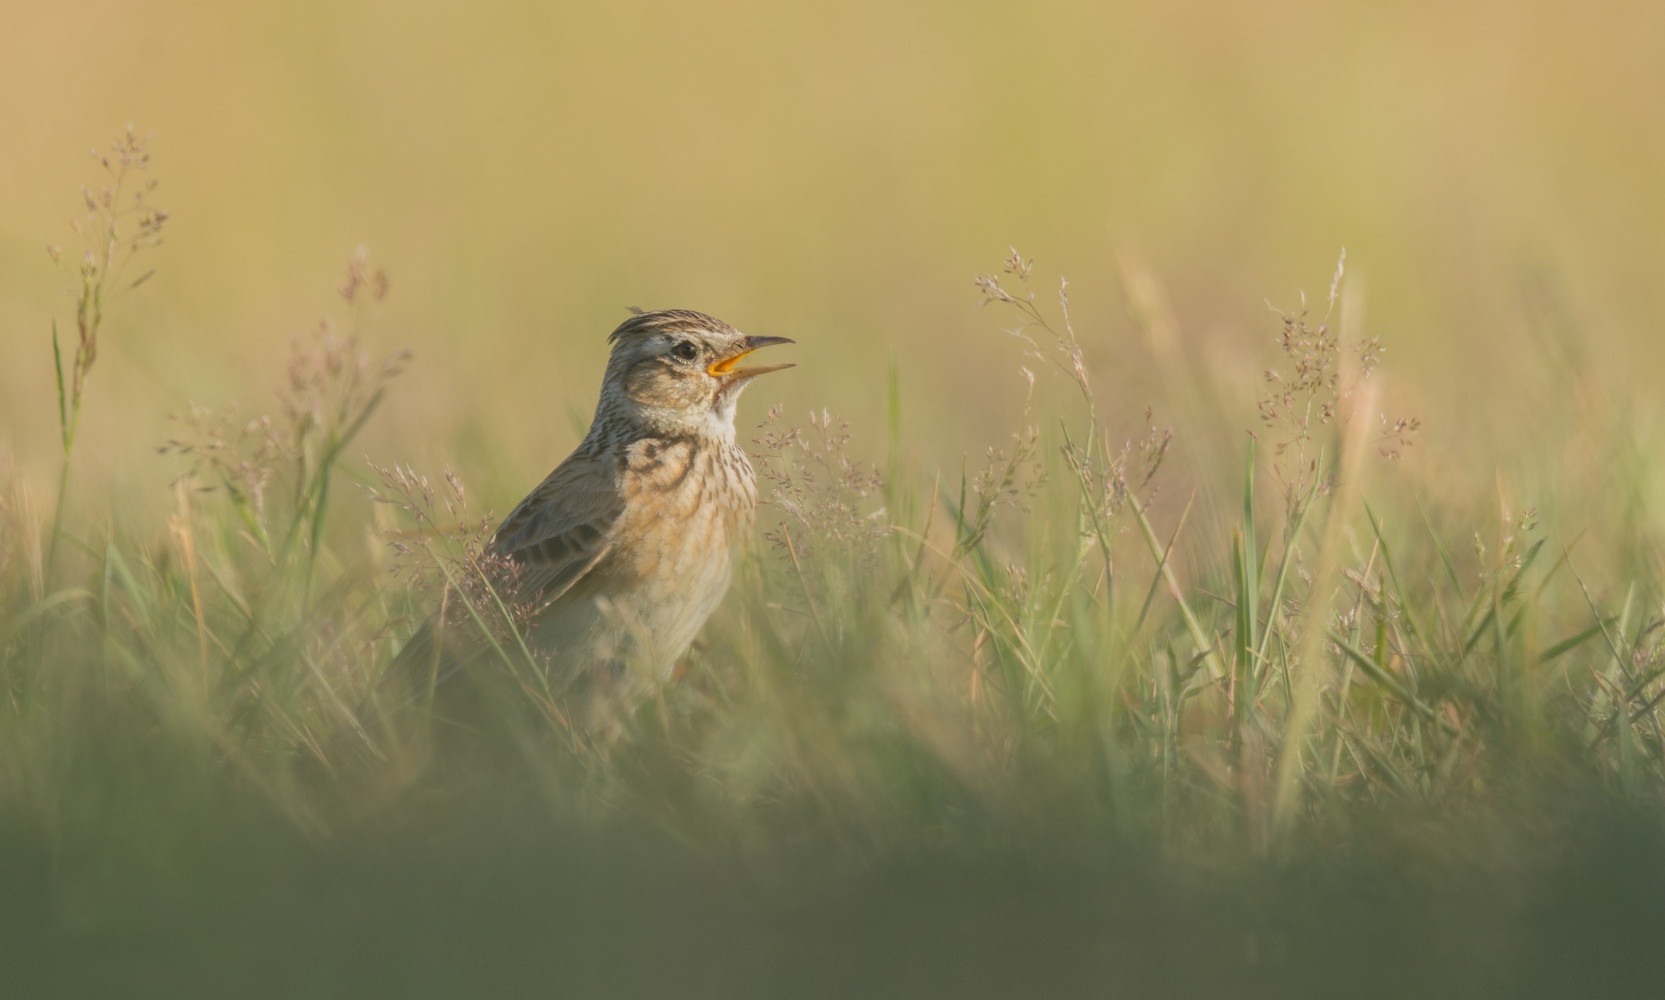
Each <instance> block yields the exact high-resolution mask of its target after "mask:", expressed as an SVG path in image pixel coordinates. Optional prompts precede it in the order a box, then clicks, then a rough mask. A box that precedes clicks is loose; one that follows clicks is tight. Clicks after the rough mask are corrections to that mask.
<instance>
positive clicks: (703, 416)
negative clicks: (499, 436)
mask: <svg viewBox="0 0 1665 1000" xmlns="http://www.w3.org/2000/svg"><path fill="white" fill-rule="evenodd" d="M610 341H611V343H612V345H613V349H612V355H611V357H610V358H609V361H608V365H607V372H606V375H605V376H604V377H603V380H602V388H601V397H600V400H599V402H598V403H597V405H596V411H595V419H594V421H593V422H592V424H591V426H590V430H589V433H588V434H587V435H586V437H585V438H584V441H583V442H582V443H581V444H580V445H579V446H578V448H577V449H576V450H575V451H574V452H573V453H572V454H571V455H570V456H568V457H567V459H566V460H565V461H563V462H562V463H561V464H560V465H559V466H557V467H556V469H555V471H554V472H551V473H550V474H549V477H548V478H546V479H545V480H544V481H543V483H542V484H540V485H539V486H538V487H537V488H536V489H534V490H533V491H532V492H531V493H530V494H529V495H527V497H526V498H525V499H524V500H522V501H521V502H520V503H519V505H517V506H516V507H515V509H514V510H513V511H511V512H510V513H509V515H508V517H506V518H504V519H503V523H502V524H501V525H499V526H498V528H497V531H496V532H495V533H494V534H493V536H492V539H491V542H490V546H489V551H490V554H492V555H495V556H500V557H504V558H505V559H507V560H508V561H510V562H512V563H513V564H514V567H515V571H514V573H513V579H512V582H511V581H509V580H504V581H502V585H503V586H504V587H505V588H507V589H511V590H512V597H513V599H514V601H515V602H516V603H519V604H522V605H530V606H531V607H532V609H533V611H532V614H531V621H532V625H531V627H530V628H529V629H528V639H529V642H530V643H531V644H532V645H533V646H534V647H535V648H536V649H537V650H538V651H540V652H543V653H546V654H548V655H549V657H550V659H551V660H552V662H553V663H554V664H555V669H556V670H558V671H560V672H561V673H563V674H569V675H573V674H576V673H579V672H583V671H593V670H596V669H597V668H599V667H607V668H611V671H612V672H614V673H617V672H619V670H620V669H622V668H626V667H634V668H637V669H639V670H641V671H642V672H644V673H650V674H652V675H656V676H658V677H660V678H664V677H667V676H669V674H670V672H671V670H672V669H673V667H674V666H675V664H676V661H677V659H678V658H679V657H680V656H681V655H682V653H683V652H684V651H685V650H686V649H687V648H688V646H689V644H690V643H692V642H693V639H694V636H695V634H696V633H698V631H699V629H700V626H701V625H703V624H704V623H705V620H706V619H707V618H708V617H710V615H711V613H712V612H713V611H714V610H716V607H717V604H718V603H719V602H720V601H721V600H722V597H723V594H724V592H725V591H727V589H728V585H729V580H730V577H731V575H732V568H733V567H732V560H733V557H734V549H735V546H736V544H737V543H738V542H739V540H740V539H741V538H742V537H743V536H744V534H745V532H746V530H747V528H748V527H749V526H750V524H751V521H752V517H753V513H754V510H755V508H756V505H757V488H756V479H755V476H754V474H753V471H752V467H751V463H750V462H749V461H748V460H747V458H746V453H745V452H744V451H743V450H742V449H741V448H740V447H739V445H738V444H736V443H735V439H734V411H735V403H736V402H737V400H738V399H739V396H740V393H741V391H742V390H743V389H744V388H745V386H746V384H747V383H749V382H750V381H751V380H752V379H753V378H755V377H757V376H758V375H761V374H764V373H766V372H769V371H775V370H777V369H778V368H785V367H789V366H787V365H771V366H764V367H756V368H740V367H737V364H738V362H739V361H740V359H741V358H743V357H744V356H746V355H747V354H750V353H751V352H752V351H755V350H757V349H758V348H760V347H766V346H769V345H771V344H777V343H790V341H788V340H786V339H785V338H782V337H747V336H745V335H744V334H742V333H740V332H739V331H737V330H735V329H734V328H733V327H730V326H729V325H728V324H726V323H724V322H722V321H721V320H718V319H715V318H713V317H710V316H706V315H704V314H702V313H697V312H692V311H687V310H666V311H661V312H650V313H642V314H639V315H637V316H634V317H632V318H631V319H629V320H627V321H626V322H625V323H623V324H622V325H621V326H619V328H618V329H617V330H615V331H613V334H612V337H611V338H610ZM449 631H450V632H451V633H456V632H459V631H464V632H465V635H466V631H465V630H458V629H450V630H449ZM434 632H435V629H434V627H433V623H432V622H430V623H429V625H428V626H425V627H424V628H423V630H422V631H421V632H419V633H418V634H417V636H415V637H413V638H412V641H411V642H410V643H409V644H407V646H406V648H405V650H404V651H402V652H401V653H400V656H399V660H400V661H404V662H405V663H406V664H407V665H408V664H417V665H422V666H423V667H438V668H439V670H440V673H441V674H442V675H443V674H444V673H449V672H451V671H453V670H454V669H455V668H456V666H457V665H458V664H460V663H462V662H465V661H466V660H467V659H468V658H469V657H470V656H472V655H473V654H474V653H476V652H477V651H478V639H477V638H474V639H472V640H470V639H469V638H466V637H465V638H463V639H455V640H454V639H451V638H448V639H447V640H446V642H445V643H444V644H443V645H444V648H443V649H438V648H436V646H435V642H434ZM422 672H423V673H427V672H428V670H427V669H422Z"/></svg>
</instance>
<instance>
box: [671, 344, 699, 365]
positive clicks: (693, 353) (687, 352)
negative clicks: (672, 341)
mask: <svg viewBox="0 0 1665 1000" xmlns="http://www.w3.org/2000/svg"><path fill="white" fill-rule="evenodd" d="M699 354H700V352H699V349H698V348H696V347H695V346H694V344H693V342H692V341H688V340H679V341H677V342H676V346H675V347H673V348H671V356H672V357H674V358H677V359H679V360H681V361H692V360H694V359H695V358H697V357H699Z"/></svg>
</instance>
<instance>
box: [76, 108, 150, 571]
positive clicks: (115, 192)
mask: <svg viewBox="0 0 1665 1000" xmlns="http://www.w3.org/2000/svg"><path fill="white" fill-rule="evenodd" d="M90 155H91V156H92V159H93V161H94V162H95V163H97V164H98V165H99V168H100V170H101V171H102V172H103V177H102V179H101V181H100V182H99V183H98V185H97V186H96V187H87V186H85V185H83V186H82V188H81V199H82V201H83V203H84V204H85V207H86V214H85V215H84V216H83V217H82V218H81V219H79V220H77V221H75V222H72V223H70V228H71V229H72V230H73V231H74V232H75V233H76V234H77V235H78V236H79V237H80V238H81V240H82V242H83V244H84V248H83V250H82V252H81V256H80V259H79V261H78V262H76V263H75V264H73V265H71V264H70V263H68V262H66V260H65V253H64V251H63V250H62V249H60V248H59V247H58V246H56V245H49V246H48V247H47V248H46V251H47V255H48V256H50V257H51V258H52V262H53V263H54V264H57V265H58V266H59V267H60V268H63V269H64V270H66V271H67V270H69V269H70V268H71V267H72V266H73V267H74V269H75V270H74V275H75V284H74V285H73V286H72V287H71V288H70V295H71V297H72V298H73V299H74V300H75V333H76V341H75V350H74V353H73V354H71V356H70V359H69V365H68V368H67V370H66V368H65V364H64V351H63V345H62V344H61V343H60V341H59V337H58V323H57V321H56V320H54V321H53V322H52V361H53V365H54V368H55V375H56V378H57V390H58V435H59V445H60V447H61V450H62V459H61V462H62V464H61V467H60V472H59V476H58V498H57V509H56V512H55V513H54V514H53V518H52V534H51V542H50V544H49V548H48V553H47V557H46V576H47V578H48V579H49V580H50V579H51V578H52V576H53V572H54V570H55V569H56V567H57V562H58V542H59V539H60V538H61V537H62V535H63V531H64V523H63V521H64V510H65V506H64V505H65V500H66V498H67V496H68V493H69V469H70V460H71V457H72V455H73V454H74V452H75V439H76V435H77V433H78V432H79V430H80V427H81V409H82V404H83V403H84V402H85V399H86V392H87V377H88V376H89V375H91V374H92V369H93V364H94V363H95V362H97V360H98V338H99V334H100V333H101V332H102V330H103V328H104V313H105V310H106V309H107V308H108V307H109V306H110V305H111V304H113V303H114V302H115V301H116V300H117V299H118V298H119V297H120V296H121V295H123V294H125V293H126V292H129V291H132V290H133V289H135V288H137V287H139V286H140V285H142V284H144V283H145V282H146V281H149V280H150V278H151V277H152V276H153V275H155V273H156V271H155V269H154V268H152V269H149V270H145V271H143V272H142V273H139V274H138V275H136V276H134V275H133V274H132V273H131V269H132V268H133V265H134V262H135V261H136V260H140V259H142V258H143V257H144V256H145V255H146V254H148V253H149V252H150V251H153V250H155V249H156V248H157V247H160V246H161V245H162V229H163V227H164V226H165V225H166V224H167V221H168V213H167V211H166V210H165V209H162V208H158V207H157V206H156V205H155V204H153V203H152V201H151V195H152V194H153V193H154V192H155V190H156V186H157V181H156V179H155V178H154V177H151V176H149V171H150V137H149V136H140V135H138V134H137V133H135V132H134V131H133V126H132V125H129V126H127V130H126V131H125V132H123V133H122V134H121V135H120V136H118V137H117V139H116V141H115V142H114V143H112V144H111V145H110V147H109V148H108V149H104V150H99V149H94V150H92V151H91V154H90Z"/></svg>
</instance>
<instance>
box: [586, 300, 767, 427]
mask: <svg viewBox="0 0 1665 1000" xmlns="http://www.w3.org/2000/svg"><path fill="white" fill-rule="evenodd" d="M608 339H609V342H610V343H612V345H613V354H612V357H611V358H609V359H608V362H607V375H606V377H605V379H604V380H603V382H602V387H601V401H600V403H599V405H598V407H597V411H596V419H597V422H598V423H599V422H601V421H602V420H603V419H604V418H605V419H612V420H619V419H622V420H625V421H627V422H628V423H629V424H631V425H632V426H634V427H636V428H639V429H641V430H646V431H649V432H652V433H655V434H670V435H714V436H717V437H721V438H725V439H732V438H733V436H734V406H735V403H736V402H737V401H738V400H739V398H740V393H741V391H742V390H744V389H745V387H746V385H747V384H748V383H750V382H751V380H752V379H754V378H756V377H758V376H759V375H766V374H768V373H769V372H774V371H780V370H781V369H782V368H791V367H792V366H791V365H789V364H787V365H742V364H741V362H742V361H744V360H745V358H746V357H747V356H748V355H750V354H751V353H752V352H753V351H756V350H758V349H759V348H764V347H769V346H771V345H773V344H790V343H792V341H791V340H789V339H787V338H786V337H748V336H746V335H745V334H743V333H741V332H740V331H739V330H736V329H735V328H734V327H732V326H729V325H728V324H727V323H724V322H723V321H722V320H720V319H716V318H714V317H711V316H707V315H705V314H704V313H697V312H693V311H692V310H687V309H665V310H660V311H657V312H644V313H638V314H637V315H634V316H632V317H630V318H629V319H627V320H625V321H624V322H623V323H622V324H620V325H619V328H618V329H617V330H614V331H613V335H612V336H611V337H610V338H608Z"/></svg>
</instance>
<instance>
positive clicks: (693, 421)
mask: <svg viewBox="0 0 1665 1000" xmlns="http://www.w3.org/2000/svg"><path fill="white" fill-rule="evenodd" d="M620 410H622V408H617V409H615V408H610V407H608V405H607V404H606V402H603V403H602V405H600V406H598V407H597V408H596V415H595V420H594V421H593V422H591V424H590V432H589V434H588V435H587V436H586V437H585V442H584V443H585V445H586V446H588V447H590V448H600V449H602V450H609V449H611V448H616V447H621V446H623V445H627V444H630V443H632V442H635V441H640V440H643V439H647V438H660V439H666V440H682V439H693V440H696V441H698V442H700V443H701V444H706V445H723V446H728V447H732V446H733V445H734V409H733V407H722V408H720V409H703V408H702V409H701V410H698V411H689V410H671V409H660V408H654V407H641V406H637V407H631V408H630V409H629V411H628V412H620Z"/></svg>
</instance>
